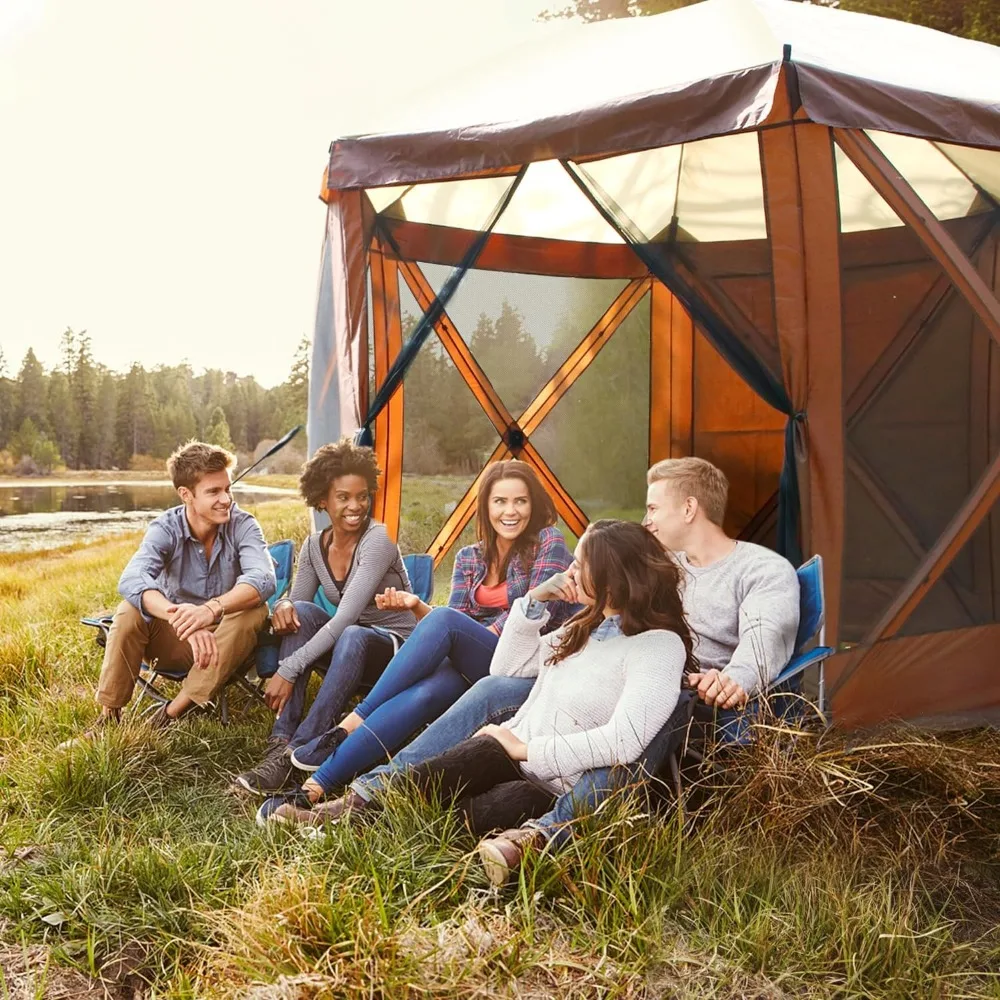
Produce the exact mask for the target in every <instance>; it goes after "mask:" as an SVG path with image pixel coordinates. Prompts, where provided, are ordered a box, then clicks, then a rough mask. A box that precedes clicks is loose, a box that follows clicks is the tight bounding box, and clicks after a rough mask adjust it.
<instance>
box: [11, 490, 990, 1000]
mask: <svg viewBox="0 0 1000 1000" xmlns="http://www.w3.org/2000/svg"><path fill="white" fill-rule="evenodd" d="M258 513H259V514H260V516H261V520H262V523H263V525H264V528H265V531H266V532H267V534H268V536H269V537H271V538H278V537H283V536H292V537H296V538H301V537H302V535H303V534H304V532H305V530H306V522H305V518H304V516H303V512H302V510H301V507H299V506H298V505H297V504H295V503H294V502H290V501H289V502H278V503H273V504H267V505H262V506H261V507H260V508H259V511H258ZM135 542H136V537H135V536H132V537H126V538H122V539H113V540H107V541H103V542H100V543H97V544H94V545H91V546H82V547H76V548H73V549H69V550H64V551H61V552H58V553H52V554H49V555H38V554H25V555H22V556H3V557H0V595H2V597H0V939H2V944H3V947H2V948H0V974H5V975H6V978H5V979H0V991H4V992H5V993H7V994H10V993H11V990H10V989H8V987H7V985H5V983H10V984H15V982H16V983H17V984H19V985H18V986H17V988H18V989H19V990H20V989H21V988H22V987H21V985H20V984H23V983H25V982H27V981H28V980H27V979H26V978H25V977H24V976H22V975H21V973H20V972H16V970H13V968H12V967H11V966H10V965H9V963H11V962H13V961H14V958H12V957H11V956H14V957H15V958H16V956H18V955H23V956H31V957H32V958H31V960H32V961H33V962H35V963H36V967H38V968H40V969H43V972H44V974H42V973H41V972H40V973H39V974H38V975H37V976H36V977H35V979H34V980H32V982H33V983H34V985H33V986H31V987H30V989H32V990H34V993H32V995H35V994H37V995H40V996H42V995H46V993H48V994H49V995H55V993H56V991H57V990H58V989H62V988H64V987H65V988H67V989H68V987H67V986H66V983H67V982H68V981H67V980H65V979H64V978H61V976H62V975H63V973H61V972H60V970H65V969H67V968H69V967H72V969H73V970H74V975H76V976H77V979H76V980H74V982H77V981H79V977H80V976H82V977H84V979H85V980H86V981H87V982H89V983H91V984H92V985H93V984H98V985H99V982H100V980H101V978H102V977H103V979H104V981H105V982H106V983H107V986H108V989H109V990H110V992H111V993H112V995H115V996H126V995H134V994H135V992H136V991H137V990H138V991H139V992H140V993H142V992H144V993H146V994H155V995H157V996H178V997H195V996H227V997H230V996H256V997H260V998H264V997H282V998H284V997H289V998H291V997H296V998H298V997H344V996H370V997H391V998H395V997H401V998H406V997H476V996H482V997H486V996H491V997H492V996H498V997H560V998H562V997H644V998H645V997H674V996H684V997H689V996H690V997H734V998H735V997H796V998H799V997H824V998H825V997H830V998H833V997H838V998H839V997H879V998H900V1000H902V998H911V997H1000V985H998V980H997V975H996V973H997V970H998V969H1000V937H998V932H997V923H998V919H1000V876H998V867H997V864H998V851H997V848H998V844H1000V811H998V806H1000V742H998V737H997V735H996V734H995V733H993V732H988V731H978V732H971V733H957V734H946V735H944V734H943V735H932V734H928V733H922V732H917V731H914V730H908V729H905V728H896V729H891V730H886V731H883V732H881V733H879V734H877V735H871V734H868V735H864V736H858V735H847V734H841V733H838V732H836V731H829V732H822V731H820V730H819V729H816V728H812V727H810V726H803V727H795V726H790V725H787V724H784V723H778V722H776V721H770V722H767V723H765V724H764V725H762V727H761V728H760V730H759V731H758V733H757V736H758V739H757V740H756V742H755V743H754V744H753V745H752V746H751V747H748V748H745V749H743V750H740V751H738V752H736V753H733V754H729V755H728V756H724V755H721V754H717V755H714V756H713V755H710V757H709V759H708V762H707V766H706V767H705V768H703V769H702V771H701V772H700V773H699V775H698V776H697V777H692V780H691V781H690V782H689V784H688V785H687V786H686V794H685V800H684V803H683V808H682V809H680V810H677V809H672V808H666V809H654V808H653V805H654V804H655V803H650V802H648V801H647V800H646V799H645V797H644V796H642V795H638V794H629V793H626V792H623V793H622V794H620V795H618V796H616V797H615V798H614V799H613V800H611V801H609V802H608V803H606V804H605V805H604V807H602V809H601V811H600V813H599V814H598V815H597V816H596V817H591V818H588V819H585V820H581V821H580V823H579V830H578V833H577V836H576V837H574V839H573V840H572V842H571V844H570V846H569V847H568V848H567V849H565V850H563V851H561V852H558V853H551V854H550V853H543V854H541V855H539V856H535V857H532V858H530V859H529V861H528V863H527V864H526V865H525V868H524V870H523V872H522V874H521V877H520V879H519V880H518V881H517V883H516V884H515V885H513V886H511V887H510V889H509V890H508V891H505V892H503V893H497V892H495V891H493V890H492V889H491V888H490V887H489V885H488V883H487V881H486V879H485V877H484V876H483V874H482V872H481V871H480V868H479V866H478V863H477V861H476V857H475V854H474V846H475V845H474V843H473V841H472V839H471V838H470V837H469V835H468V834H467V833H466V832H465V831H464V830H463V829H462V828H461V826H460V824H459V823H458V821H457V819H456V817H455V816H454V815H453V814H451V813H450V812H448V811H447V810H441V809H437V808H434V807H433V806H428V805H419V804H415V803H413V802H412V801H410V800H408V799H407V798H406V797H405V796H404V795H403V794H398V795H396V796H394V797H393V799H392V800H390V801H389V802H388V803H387V808H386V809H385V811H384V813H383V814H382V815H381V816H380V818H379V820H378V822H375V823H370V824H364V825H362V824H350V825H345V826H343V827H339V828H335V829H333V830H331V831H329V832H328V834H327V835H326V836H325V837H323V838H321V839H320V840H316V841H307V840H303V839H302V838H301V837H299V836H297V835H295V834H293V833H291V834H290V833H289V832H287V831H270V830H265V831H261V830H259V829H258V828H257V827H255V826H254V824H253V822H252V810H251V809H250V808H249V807H248V805H247V804H246V803H245V802H243V801H240V800H238V799H234V798H232V797H230V796H228V795H227V794H226V787H227V784H228V779H229V776H230V775H231V774H232V773H233V772H235V771H239V770H241V769H243V768H244V767H246V766H248V765H249V764H251V763H252V762H253V761H254V760H255V759H256V757H257V755H258V754H259V752H260V749H261V745H262V741H263V738H264V736H265V734H266V732H267V728H268V722H269V720H268V719H267V718H266V716H265V714H264V713H262V712H259V711H250V712H248V713H247V714H246V715H245V716H240V717H239V718H238V719H237V720H236V722H235V723H234V724H233V725H231V726H230V727H229V728H228V729H223V728H222V727H221V726H220V725H219V724H218V722H217V721H215V720H212V719H202V720H198V721H193V722H190V723H185V724H184V725H183V726H180V727H178V728H177V729H175V730H172V731H168V732H166V733H150V732H149V731H147V730H145V729H144V728H143V727H142V726H139V725H133V726H127V727H125V728H124V729H122V730H121V731H119V732H116V733H114V734H112V735H111V736H110V737H109V738H108V739H106V740H104V741H102V742H101V743H99V744H96V745H93V746H90V747H84V748H81V749H80V750H78V751H75V752H73V753H71V754H69V755H66V754H59V753H57V752H56V751H55V744H56V743H58V742H59V740H61V739H63V738H65V737H66V736H67V735H69V734H71V733H72V732H74V731H76V730H77V729H78V728H79V727H80V726H82V725H84V724H85V723H86V722H87V721H88V720H89V719H90V718H92V715H93V712H94V706H93V702H92V690H93V685H94V681H95V679H96V675H97V670H98V667H99V662H100V656H99V650H98V649H97V648H96V646H95V645H94V643H93V640H92V637H91V634H90V633H88V632H87V631H85V630H84V629H82V628H81V627H80V626H79V625H78V624H77V619H78V618H79V616H80V615H81V614H85V613H87V612H90V611H93V610H95V609H96V608H98V607H101V606H104V607H109V606H111V605H112V604H113V602H114V600H115V594H114V591H115V582H116V579H117V576H118V573H119V571H120V569H121V566H122V564H123V563H124V561H125V559H126V558H127V557H128V555H129V554H130V553H131V551H132V549H133V548H134V545H135ZM43 954H44V955H45V956H46V958H45V961H44V962H41V960H40V959H39V956H40V955H43ZM25 961H27V958H26V959H25ZM5 968H6V973H4V971H3V970H4V969H5ZM25 988H26V989H27V988H28V987H25ZM95 988H96V987H95ZM22 992H23V991H22Z"/></svg>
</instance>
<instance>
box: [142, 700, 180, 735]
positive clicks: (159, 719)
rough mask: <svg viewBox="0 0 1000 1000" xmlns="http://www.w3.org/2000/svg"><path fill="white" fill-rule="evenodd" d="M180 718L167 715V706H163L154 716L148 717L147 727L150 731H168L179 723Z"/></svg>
mask: <svg viewBox="0 0 1000 1000" xmlns="http://www.w3.org/2000/svg"><path fill="white" fill-rule="evenodd" d="M179 718H180V716H178V717H177V718H174V716H172V715H167V706H166V705H161V706H160V707H159V708H158V709H157V710H156V711H155V712H153V714H152V715H148V716H146V725H147V726H149V728H150V729H166V728H167V727H168V726H172V725H173V724H174V723H175V722H177V721H178V719H179Z"/></svg>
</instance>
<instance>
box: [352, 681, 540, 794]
mask: <svg viewBox="0 0 1000 1000" xmlns="http://www.w3.org/2000/svg"><path fill="white" fill-rule="evenodd" d="M534 683H535V678H534V677H494V676H492V675H490V676H489V677H484V678H483V679H482V680H481V681H478V682H477V683H476V684H474V685H473V686H472V687H471V688H469V689H468V690H467V691H466V692H465V694H463V695H462V696H461V697H460V698H459V699H458V701H456V702H455V703H454V704H453V705H452V706H451V708H449V709H448V711H446V712H445V713H444V715H441V716H438V718H437V719H435V720H434V721H433V722H432V723H431V724H430V725H429V726H428V727H427V728H426V729H425V730H424V731H423V732H422V733H421V734H420V735H419V736H418V737H417V738H416V739H415V740H414V741H413V742H412V743H408V744H407V745H406V746H405V747H403V749H402V750H400V751H399V753H397V754H396V755H395V756H394V757H393V758H392V760H391V761H389V763H388V764H380V765H379V766H378V767H376V768H373V769H372V770H371V771H369V772H368V773H367V774H362V775H361V776H360V777H359V778H357V779H356V780H355V781H354V782H352V784H351V788H353V789H354V791H356V792H357V793H358V795H360V796H361V797H362V798H364V799H371V798H373V797H374V796H375V794H376V793H377V792H378V791H379V790H380V789H381V788H382V787H383V785H384V784H385V780H386V778H387V777H389V776H390V775H392V774H395V773H398V772H399V771H405V770H406V769H407V768H410V767H414V766H415V765H417V764H422V763H423V762H424V761H425V760H429V759H430V758H431V757H436V756H437V755H438V754H439V753H444V751H445V750H450V749H451V747H453V746H455V745H456V744H457V743H461V742H462V740H467V739H468V738H469V737H470V736H472V734H473V733H475V732H476V731H478V730H480V729H482V728H483V726H486V725H491V724H493V725H498V724H499V723H501V722H506V721H507V720H508V719H510V718H511V717H512V716H513V715H514V713H515V712H516V711H517V710H518V709H519V708H520V707H521V706H522V705H523V704H524V702H525V699H526V698H527V697H528V692H529V691H531V688H532V686H533V685H534Z"/></svg>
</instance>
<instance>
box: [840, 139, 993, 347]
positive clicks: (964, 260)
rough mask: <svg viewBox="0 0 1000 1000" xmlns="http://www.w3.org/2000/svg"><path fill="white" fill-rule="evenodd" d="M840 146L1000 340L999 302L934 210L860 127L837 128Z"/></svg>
mask: <svg viewBox="0 0 1000 1000" xmlns="http://www.w3.org/2000/svg"><path fill="white" fill-rule="evenodd" d="M833 134H834V137H835V139H836V140H837V145H838V146H840V148H841V149H842V150H843V151H844V153H845V154H846V155H847V157H848V158H849V159H850V160H851V162H852V163H853V164H854V165H855V166H856V167H857V168H858V170H860V171H861V173H862V174H863V175H864V176H865V178H866V179H867V180H868V182H869V183H870V184H871V185H872V187H873V188H875V190H876V191H877V192H878V193H879V194H880V195H881V196H882V198H883V199H884V200H885V202H886V204H887V205H888V206H889V207H890V208H891V209H892V210H893V211H894V212H895V213H896V214H897V215H898V216H899V217H900V218H901V219H902V220H903V222H905V223H906V225H907V226H909V227H910V229H912V230H913V232H914V234H915V235H916V236H917V238H918V239H919V240H920V242H921V243H923V245H924V246H925V247H926V248H927V251H928V253H930V255H931V256H932V257H933V258H934V259H935V260H936V261H937V262H938V263H939V264H940V265H941V266H942V267H943V268H944V270H945V273H946V274H947V275H948V277H949V278H951V280H952V282H953V284H954V285H955V287H956V288H957V289H958V292H959V294H960V295H961V296H962V298H964V299H965V300H966V302H968V303H969V305H970V306H971V307H972V309H973V311H974V312H975V313H976V315H977V316H978V317H979V319H980V320H981V321H982V324H983V326H984V327H986V329H987V331H988V332H989V334H990V336H992V337H993V339H994V340H996V341H997V343H1000V302H998V301H997V299H996V296H995V295H994V294H993V292H992V291H991V290H990V288H989V286H988V285H987V284H986V282H985V281H983V279H982V277H981V275H980V274H979V272H978V271H977V270H976V268H975V267H974V265H973V264H972V261H970V260H969V258H968V257H966V255H965V254H964V253H963V252H962V250H961V248H960V247H959V246H958V244H957V243H955V241H954V240H953V239H952V238H951V236H949V235H948V231H947V230H946V229H945V228H944V226H942V225H941V223H940V222H938V220H937V218H935V216H934V213H933V212H932V211H931V210H930V209H929V208H928V207H927V206H926V205H925V204H924V203H923V201H922V200H921V199H920V196H919V195H918V194H917V193H916V191H914V190H913V188H912V187H911V186H910V184H909V182H908V181H907V180H906V179H905V178H904V177H903V175H902V174H900V173H899V171H898V170H896V168H895V167H894V166H893V165H892V163H891V162H890V161H889V158H888V157H887V156H886V155H885V154H884V153H883V152H882V150H880V149H879V148H878V146H876V145H875V143H874V142H873V141H872V140H871V139H869V138H868V136H867V135H866V134H865V133H864V132H863V131H860V130H859V129H842V128H838V129H834V130H833Z"/></svg>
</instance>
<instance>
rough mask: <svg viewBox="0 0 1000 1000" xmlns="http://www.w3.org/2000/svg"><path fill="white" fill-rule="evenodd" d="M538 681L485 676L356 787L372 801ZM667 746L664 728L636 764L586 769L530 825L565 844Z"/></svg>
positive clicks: (509, 709)
mask: <svg viewBox="0 0 1000 1000" xmlns="http://www.w3.org/2000/svg"><path fill="white" fill-rule="evenodd" d="M534 683H535V679H534V678H533V677H494V676H490V677H485V678H483V680H481V681H479V682H478V683H477V684H475V685H474V686H473V687H472V688H470V689H469V690H468V691H466V692H465V694H463V695H462V697H461V698H459V699H458V701H456V702H455V704H454V705H452V706H451V708H449V709H448V711H447V712H445V713H444V715H442V716H441V717H440V718H438V719H437V720H435V721H434V722H432V723H431V724H430V725H429V726H428V727H427V728H426V729H425V730H424V731H423V732H422V733H421V734H420V735H419V736H418V737H417V738H416V739H415V740H414V741H413V742H412V743H410V744H409V746H407V747H405V748H404V749H402V750H400V752H399V753H397V754H396V756H395V757H393V759H392V760H391V761H390V762H389V763H388V764H382V765H381V766H379V767H376V768H374V769H373V770H371V771H369V772H368V773H367V774H363V775H361V776H360V777H359V778H357V779H356V780H355V781H353V782H352V783H351V789H352V790H353V791H355V792H357V793H358V795H360V796H361V797H362V798H363V799H365V800H367V801H371V800H372V799H373V798H375V797H376V796H377V794H378V792H379V791H380V790H381V789H382V788H383V787H384V785H385V784H386V781H387V779H388V778H389V777H390V776H391V775H393V774H397V773H399V772H400V771H404V770H406V769H407V768H410V767H414V766H416V765H417V764H422V763H423V762H424V761H425V760H428V759H430V758H431V757H435V756H437V755H438V754H439V753H443V752H444V751H445V750H448V749H450V748H451V747H453V746H455V744H456V743H460V742H461V741H462V740H465V739H468V738H469V737H470V736H472V734H473V733H475V732H476V731H477V730H478V729H481V728H482V727H483V726H486V725H491V724H492V725H497V724H499V723H502V722H506V721H507V720H508V719H510V718H511V717H512V716H513V715H514V713H515V712H516V711H517V710H518V709H519V708H520V707H521V705H523V704H524V702H525V700H526V699H527V697H528V693H529V692H530V691H531V688H532V686H533V685H534ZM668 749H669V739H668V737H667V735H666V734H665V733H662V732H661V733H659V734H658V735H657V736H656V737H655V738H654V739H653V742H652V743H650V745H649V746H648V747H647V748H646V752H645V753H644V754H643V756H642V758H641V759H640V760H638V761H637V762H636V763H635V764H630V765H629V766H627V767H602V768H598V769H596V770H593V771H586V772H585V773H584V774H583V775H581V777H580V779H579V780H578V781H577V783H576V784H575V785H574V786H573V787H572V788H571V789H570V790H569V791H568V792H565V793H564V794H563V795H560V796H559V798H557V799H556V801H555V803H554V804H553V806H552V808H551V809H550V810H549V811H548V812H547V813H545V814H544V815H543V816H540V817H538V818H537V819H533V820H531V824H530V825H531V826H533V827H535V828H536V829H539V830H541V831H542V833H544V834H545V836H546V837H548V838H549V840H551V841H552V842H553V843H555V844H556V845H557V846H561V845H562V844H564V843H565V842H566V841H567V840H568V839H569V838H570V835H571V832H572V827H571V826H570V823H571V821H572V820H573V819H575V818H576V817H577V816H579V815H581V814H582V813H591V812H594V811H595V810H596V809H597V807H598V806H599V805H600V804H601V803H602V802H604V801H605V799H607V798H608V797H609V796H610V795H611V794H612V793H613V792H615V791H616V790H617V789H619V788H622V787H624V786H626V785H629V784H634V783H635V782H637V781H639V780H641V779H642V778H643V777H644V776H645V774H647V773H648V774H655V773H656V772H657V771H659V769H660V768H661V767H662V766H663V763H664V760H665V757H666V752H667V750H668Z"/></svg>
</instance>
